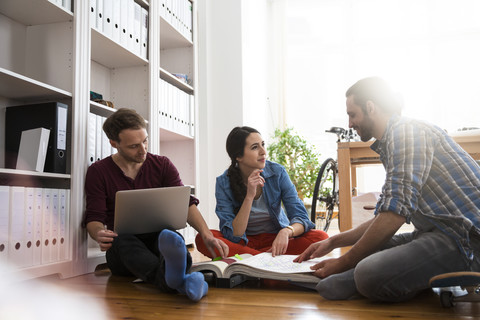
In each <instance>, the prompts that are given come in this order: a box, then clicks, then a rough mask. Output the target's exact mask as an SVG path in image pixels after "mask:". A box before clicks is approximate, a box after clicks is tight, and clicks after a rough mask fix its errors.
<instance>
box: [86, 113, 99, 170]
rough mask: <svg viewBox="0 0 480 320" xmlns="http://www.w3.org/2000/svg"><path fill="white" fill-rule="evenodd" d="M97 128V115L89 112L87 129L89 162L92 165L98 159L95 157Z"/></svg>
mask: <svg viewBox="0 0 480 320" xmlns="http://www.w3.org/2000/svg"><path fill="white" fill-rule="evenodd" d="M96 130H97V116H96V115H95V114H94V113H91V112H89V113H88V130H87V163H88V165H91V164H92V163H94V162H95V161H96V158H95V139H96Z"/></svg>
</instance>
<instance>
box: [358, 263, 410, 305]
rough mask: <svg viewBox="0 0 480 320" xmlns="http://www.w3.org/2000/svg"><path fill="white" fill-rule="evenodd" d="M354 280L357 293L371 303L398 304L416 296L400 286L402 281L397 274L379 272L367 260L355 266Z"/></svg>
mask: <svg viewBox="0 0 480 320" xmlns="http://www.w3.org/2000/svg"><path fill="white" fill-rule="evenodd" d="M354 279H355V285H356V288H357V290H358V292H359V293H360V294H361V295H362V296H364V297H366V298H368V299H369V300H371V301H384V302H400V301H405V300H409V299H411V298H413V297H414V296H415V294H416V293H415V292H411V291H410V290H407V289H408V288H406V287H404V286H402V285H401V283H400V282H403V281H402V280H401V279H400V277H398V274H395V275H394V274H392V273H389V272H388V271H387V270H379V268H378V266H375V265H372V261H371V260H369V259H368V258H367V259H364V260H362V261H360V263H358V264H357V266H356V267H355V272H354Z"/></svg>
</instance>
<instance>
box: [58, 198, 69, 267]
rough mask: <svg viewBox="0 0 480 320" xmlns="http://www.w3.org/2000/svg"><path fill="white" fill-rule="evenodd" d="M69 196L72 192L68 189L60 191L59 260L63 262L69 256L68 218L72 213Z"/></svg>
mask: <svg viewBox="0 0 480 320" xmlns="http://www.w3.org/2000/svg"><path fill="white" fill-rule="evenodd" d="M69 195H70V190H67V189H60V190H59V197H60V211H59V213H60V217H59V229H58V230H59V233H58V246H59V255H58V260H59V261H63V260H66V259H67V257H68V255H67V248H68V244H69V241H68V237H67V235H68V218H69V212H70V203H69V198H70V197H69Z"/></svg>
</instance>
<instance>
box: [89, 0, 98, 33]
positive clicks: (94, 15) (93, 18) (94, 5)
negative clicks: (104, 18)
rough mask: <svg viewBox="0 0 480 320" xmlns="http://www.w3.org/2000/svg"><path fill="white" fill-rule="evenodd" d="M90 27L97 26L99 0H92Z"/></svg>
mask: <svg viewBox="0 0 480 320" xmlns="http://www.w3.org/2000/svg"><path fill="white" fill-rule="evenodd" d="M90 27H92V28H94V29H96V28H97V0H90Z"/></svg>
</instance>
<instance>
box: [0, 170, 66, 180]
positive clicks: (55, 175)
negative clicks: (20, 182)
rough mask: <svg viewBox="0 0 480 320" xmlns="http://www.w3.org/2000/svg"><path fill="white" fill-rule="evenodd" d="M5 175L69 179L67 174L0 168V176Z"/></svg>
mask: <svg viewBox="0 0 480 320" xmlns="http://www.w3.org/2000/svg"><path fill="white" fill-rule="evenodd" d="M2 175H3V176H5V175H18V176H29V177H39V178H51V179H70V175H69V174H64V173H52V172H36V171H28V170H17V169H8V168H0V176H2Z"/></svg>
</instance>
